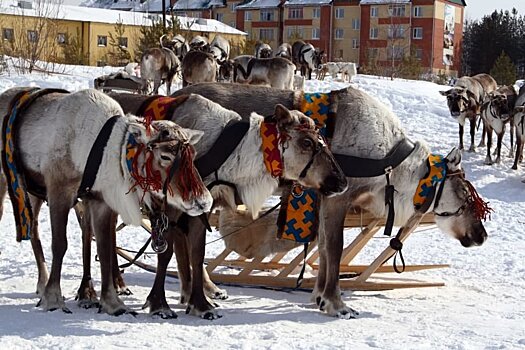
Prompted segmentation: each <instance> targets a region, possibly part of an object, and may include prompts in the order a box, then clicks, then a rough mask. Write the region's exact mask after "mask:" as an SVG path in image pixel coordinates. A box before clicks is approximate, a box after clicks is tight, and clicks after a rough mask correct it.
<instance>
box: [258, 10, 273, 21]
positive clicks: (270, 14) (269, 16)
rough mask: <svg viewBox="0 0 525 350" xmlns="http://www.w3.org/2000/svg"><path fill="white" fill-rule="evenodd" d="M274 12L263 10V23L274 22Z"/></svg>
mask: <svg viewBox="0 0 525 350" xmlns="http://www.w3.org/2000/svg"><path fill="white" fill-rule="evenodd" d="M274 20H275V19H274V17H273V10H261V21H262V22H270V21H274Z"/></svg>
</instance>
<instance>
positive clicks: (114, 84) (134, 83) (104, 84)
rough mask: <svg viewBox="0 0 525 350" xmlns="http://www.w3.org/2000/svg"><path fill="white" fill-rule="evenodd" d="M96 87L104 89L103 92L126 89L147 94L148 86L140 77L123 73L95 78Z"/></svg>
mask: <svg viewBox="0 0 525 350" xmlns="http://www.w3.org/2000/svg"><path fill="white" fill-rule="evenodd" d="M93 85H94V87H95V89H98V90H102V91H103V92H106V93H107V92H111V91H125V92H131V93H135V94H146V93H147V90H148V86H147V84H146V83H145V82H142V81H140V80H139V79H135V80H133V79H130V78H126V77H124V76H122V75H121V74H118V73H117V74H112V75H103V76H101V77H98V78H96V79H95V80H94V83H93Z"/></svg>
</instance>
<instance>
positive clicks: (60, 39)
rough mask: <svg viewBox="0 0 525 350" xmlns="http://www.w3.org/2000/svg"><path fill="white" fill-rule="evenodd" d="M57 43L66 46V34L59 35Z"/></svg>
mask: <svg viewBox="0 0 525 350" xmlns="http://www.w3.org/2000/svg"><path fill="white" fill-rule="evenodd" d="M57 43H58V44H59V45H66V44H67V36H66V33H58V34H57Z"/></svg>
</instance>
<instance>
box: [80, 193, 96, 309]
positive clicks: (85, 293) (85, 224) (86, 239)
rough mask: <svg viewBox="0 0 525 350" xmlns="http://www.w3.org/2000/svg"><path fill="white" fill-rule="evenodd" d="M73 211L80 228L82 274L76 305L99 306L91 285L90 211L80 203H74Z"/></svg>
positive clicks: (84, 306)
mask: <svg viewBox="0 0 525 350" xmlns="http://www.w3.org/2000/svg"><path fill="white" fill-rule="evenodd" d="M74 209H75V213H76V214H77V220H78V222H79V223H80V226H81V228H82V266H83V275H82V281H81V282H80V287H79V288H78V291H77V296H76V298H75V299H76V300H77V305H78V306H79V307H82V308H85V309H89V308H92V307H100V304H99V302H98V297H97V292H96V291H95V288H94V287H93V281H92V279H91V240H92V238H93V229H92V227H91V217H90V215H89V214H90V213H89V211H88V210H86V208H85V207H84V205H83V204H82V203H77V205H75V208H74Z"/></svg>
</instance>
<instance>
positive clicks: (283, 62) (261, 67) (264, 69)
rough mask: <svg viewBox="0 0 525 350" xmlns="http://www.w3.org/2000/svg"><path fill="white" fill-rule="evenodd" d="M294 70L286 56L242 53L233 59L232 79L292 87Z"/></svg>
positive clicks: (280, 87) (247, 82)
mask: <svg viewBox="0 0 525 350" xmlns="http://www.w3.org/2000/svg"><path fill="white" fill-rule="evenodd" d="M294 71H295V66H294V64H293V63H292V62H290V61H289V60H287V59H286V58H282V57H272V58H255V57H253V56H249V55H242V56H238V57H235V59H234V74H233V77H234V78H233V79H234V81H235V82H238V83H241V84H257V85H268V86H272V87H276V88H279V89H293V88H294ZM239 73H240V74H239Z"/></svg>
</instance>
